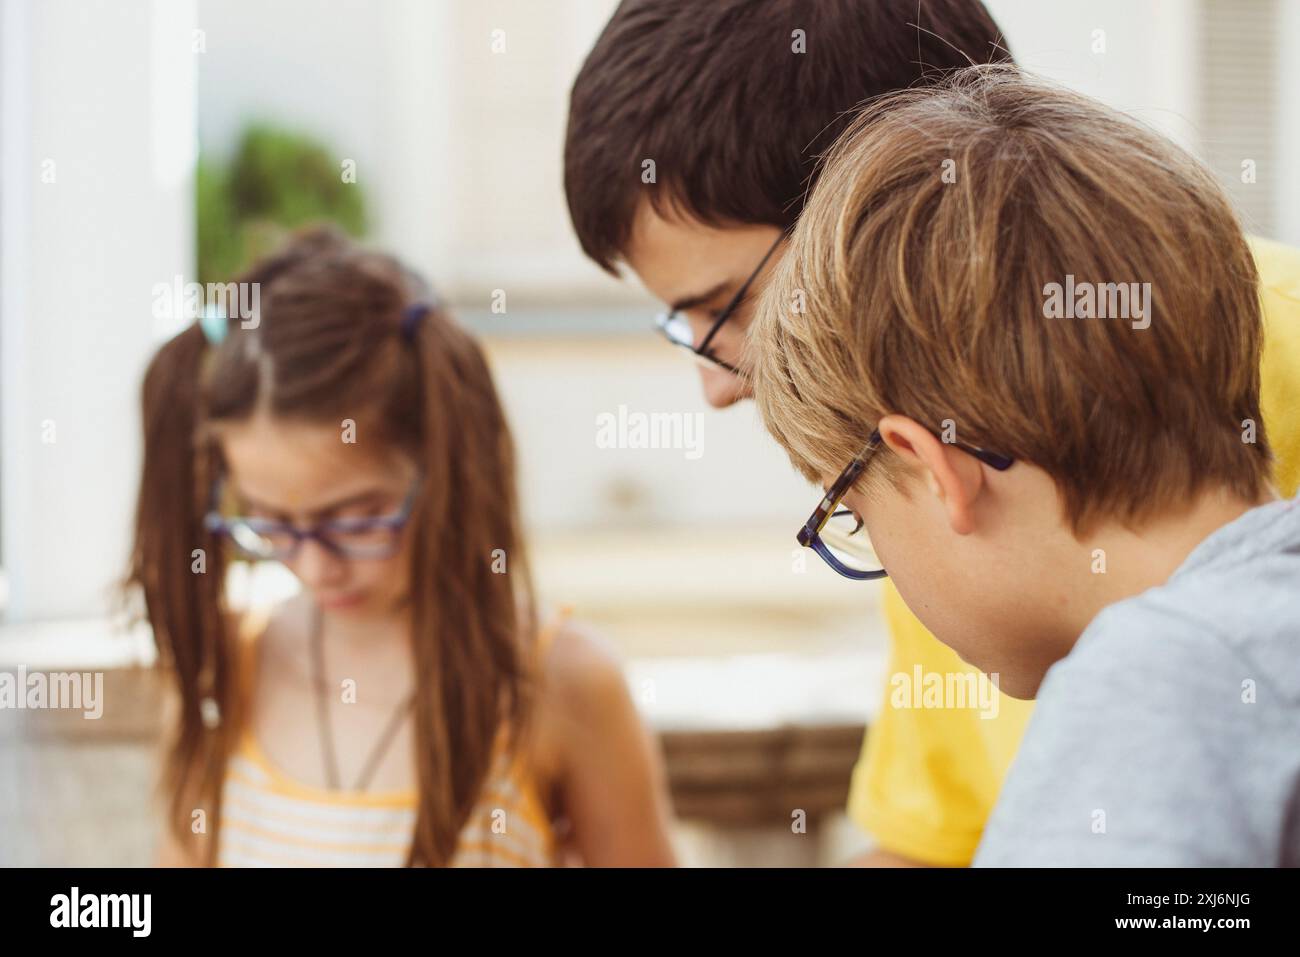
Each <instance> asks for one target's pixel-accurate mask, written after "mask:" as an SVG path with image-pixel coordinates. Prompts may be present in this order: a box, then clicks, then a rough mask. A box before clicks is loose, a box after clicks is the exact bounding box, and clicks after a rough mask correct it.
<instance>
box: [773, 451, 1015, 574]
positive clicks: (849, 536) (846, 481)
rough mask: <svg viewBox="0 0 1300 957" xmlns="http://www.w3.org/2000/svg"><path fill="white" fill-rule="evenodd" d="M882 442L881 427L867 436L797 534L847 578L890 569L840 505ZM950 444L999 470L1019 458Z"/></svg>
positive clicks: (1004, 468) (859, 524) (803, 543)
mask: <svg viewBox="0 0 1300 957" xmlns="http://www.w3.org/2000/svg"><path fill="white" fill-rule="evenodd" d="M882 444H883V440H882V439H881V438H880V432H879V430H877V431H875V432H872V433H871V438H870V439H868V440H867V444H866V445H865V446H864V447H863V449H862V451H861V452H859V453H858V454H857V455H856V456H855V457H854V459H853V461H852V462H850V463H849V464H848V465H847V466H846V467H845V469H844V471H843V472H841V473H840V477H839V478H837V479H836V480H835V481H834V482H833V483H832V484H831V487H830V488H829V489H827V491H826V496H825V497H824V498H823V499H822V500H821V504H819V505H818V506H817V508H816V510H814V511H813V513H812V515H811V516H810V517H809V519H808V521H806V522H804V524H803V527H802V528H800V529H799V534H798V535H797V536H796V538H797V539H798V541H799V544H800V545H802V546H803V547H804V548H811V549H812V550H813V551H815V552H816V553H817V554H818V555H820V556H821V557H822V559H823V560H824V561H825V562H826V564H827V565H830V566H831V568H833V569H835V570H836V571H837V572H839V573H840V574H841V575H843V576H844V577H845V578H852V579H855V580H857V581H873V580H875V579H877V578H884V577H886V576H887V575H888V574H889V572H887V571H885V569H884V568H883V567H882V565H881V562H880V559H878V558H877V557H876V552H875V549H873V548H872V547H871V539H870V538H868V537H867V534H866V532H865V531H864V530H863V528H862V522H861V521H860V520H859V519H858V517H857V516H856V515H854V514H853V511H852V509H847V508H840V507H839V505H840V500H841V499H842V498H844V496H845V495H846V494H847V493H848V491H849V489H850V488H852V487H853V483H854V482H856V481H857V480H858V478H859V477H860V476H861V475H862V472H863V470H864V469H866V467H867V464H868V463H869V462H870V461H871V458H872V456H874V455H875V454H876V450H877V449H879V448H880V446H881V445H882ZM948 444H950V445H955V446H956V447H957V448H959V449H961V450H962V451H963V452H966V453H968V454H970V455H973V456H975V457H976V458H977V459H979V460H980V461H981V462H983V463H985V464H986V465H989V466H991V467H992V468H995V469H997V470H998V471H999V472H1003V471H1006V470H1007V469H1009V468H1011V464H1012V463H1013V462H1014V461H1015V459H1012V458H1010V457H1008V456H1005V455H999V454H998V453H996V452H989V451H986V450H985V449H980V448H976V447H975V446H973V445H966V444H965V443H964V442H951V443H948Z"/></svg>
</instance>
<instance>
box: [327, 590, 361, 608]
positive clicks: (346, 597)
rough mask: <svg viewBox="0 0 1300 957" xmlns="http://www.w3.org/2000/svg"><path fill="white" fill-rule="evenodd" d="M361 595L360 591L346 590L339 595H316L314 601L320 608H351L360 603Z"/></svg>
mask: <svg viewBox="0 0 1300 957" xmlns="http://www.w3.org/2000/svg"><path fill="white" fill-rule="evenodd" d="M362 597H363V595H362V593H361V592H348V593H345V594H341V595H317V596H316V601H317V602H318V603H319V604H320V606H321V607H322V608H328V609H330V610H332V611H333V610H338V609H341V608H352V607H353V606H355V605H359V604H361V599H362Z"/></svg>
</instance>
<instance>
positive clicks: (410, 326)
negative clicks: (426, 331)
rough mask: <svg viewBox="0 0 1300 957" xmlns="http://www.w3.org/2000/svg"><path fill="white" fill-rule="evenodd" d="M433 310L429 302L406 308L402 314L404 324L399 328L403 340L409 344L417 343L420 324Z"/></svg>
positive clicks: (415, 303)
mask: <svg viewBox="0 0 1300 957" xmlns="http://www.w3.org/2000/svg"><path fill="white" fill-rule="evenodd" d="M432 308H433V307H432V305H431V304H429V303H427V302H413V303H411V304H410V305H409V306H407V307H406V309H405V310H404V311H403V312H402V323H401V325H400V326H399V327H398V328H399V329H400V330H401V333H402V338H403V339H405V340H406V341H407V342H414V341H415V330H416V329H418V328H419V327H420V322H421V321H422V320H423V319H424V317H425V316H427V315H428V314H429V310H430V309H432Z"/></svg>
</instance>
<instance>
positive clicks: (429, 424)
mask: <svg viewBox="0 0 1300 957" xmlns="http://www.w3.org/2000/svg"><path fill="white" fill-rule="evenodd" d="M408 341H409V343H410V347H411V348H413V349H414V350H415V353H416V361H417V363H418V367H419V371H418V379H419V383H420V392H421V395H420V399H419V406H420V408H419V414H420V415H421V416H422V418H423V429H422V430H421V431H422V433H423V442H424V449H423V450H422V456H421V457H422V459H423V460H424V462H425V474H424V487H423V488H422V490H421V496H420V500H421V503H422V505H421V508H420V510H419V512H418V513H417V515H416V516H415V519H414V521H413V523H412V524H413V527H414V528H416V529H417V530H418V532H417V535H416V541H415V544H414V548H413V549H412V557H411V560H412V568H411V581H412V583H413V585H412V590H411V602H412V608H411V622H412V635H413V636H420V635H426V636H427V635H437V636H438V640H435V641H429V640H423V641H421V640H419V639H418V637H417V638H416V640H414V643H413V644H414V656H415V665H416V674H417V689H418V692H417V696H416V701H415V714H414V718H415V735H416V755H417V759H416V774H417V777H418V780H419V789H420V806H419V809H418V811H417V816H416V825H415V834H414V839H413V841H412V846H411V855H410V859H409V863H412V864H415V863H419V864H424V865H427V866H443V865H445V864H447V863H448V862H449V861H450V860H451V858H452V856H453V855H454V853H455V850H456V843H457V838H458V836H459V834H460V832H461V830H462V829H463V827H464V826H465V823H466V822H467V820H468V818H469V815H470V813H471V811H472V810H473V808H474V806H475V804H476V803H477V801H478V800H479V798H480V797H481V796H482V791H483V787H484V785H485V783H486V781H487V778H488V775H489V773H490V772H491V770H492V761H493V759H494V758H495V757H496V755H497V754H498V753H499V751H498V750H497V746H498V745H500V744H502V743H503V741H502V739H501V737H500V735H501V734H502V731H503V729H504V730H505V732H506V734H507V735H508V737H507V738H506V739H505V743H506V746H507V747H510V746H511V745H513V744H514V743H515V742H516V741H517V740H518V739H519V738H520V737H521V736H522V734H523V732H524V728H525V725H526V723H527V717H528V715H529V713H530V711H531V701H532V697H533V694H532V689H533V687H534V675H533V671H532V667H533V659H534V655H533V646H534V644H535V635H536V626H535V612H534V605H533V601H534V599H533V594H532V586H531V576H530V575H529V573H528V564H527V558H526V555H525V554H524V547H523V546H524V543H523V538H522V535H521V534H520V531H519V527H520V526H519V516H518V511H517V505H516V503H517V496H516V490H515V455H514V448H513V443H512V441H511V438H510V431H509V428H508V425H507V422H506V419H505V413H504V411H503V409H502V407H501V404H500V401H499V400H498V398H497V395H496V390H495V389H494V388H493V386H492V377H491V373H490V371H489V370H488V367H487V363H486V361H485V360H484V357H483V354H482V352H481V351H480V350H479V347H478V345H477V344H476V343H475V342H474V340H473V339H472V338H471V337H470V336H469V335H468V334H467V333H466V332H464V331H463V330H462V329H460V328H459V327H458V326H456V325H455V324H454V323H453V322H452V321H451V320H450V319H449V318H448V317H447V316H446V315H445V314H444V313H442V312H441V310H440V309H438V308H437V307H434V308H432V309H431V311H430V314H429V315H428V316H427V317H426V318H425V319H424V321H422V322H420V323H418V324H417V325H416V326H415V327H414V328H413V329H412V330H410V332H409V333H408ZM450 430H454V431H455V433H456V434H455V435H451V434H449V431H450ZM449 448H456V449H457V452H456V454H455V455H451V456H449V455H447V453H446V450H447V449H449ZM501 561H503V562H505V563H506V564H505V567H504V569H502V568H500V567H495V566H496V563H497V562H501Z"/></svg>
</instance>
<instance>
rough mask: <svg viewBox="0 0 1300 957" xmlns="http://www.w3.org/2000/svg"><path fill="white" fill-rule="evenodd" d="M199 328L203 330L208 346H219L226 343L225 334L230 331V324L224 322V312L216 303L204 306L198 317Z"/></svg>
mask: <svg viewBox="0 0 1300 957" xmlns="http://www.w3.org/2000/svg"><path fill="white" fill-rule="evenodd" d="M199 328H201V329H202V330H203V336H204V338H206V339H207V340H208V343H209V344H210V345H214V346H219V345H221V343H223V342H225V341H226V333H227V332H229V331H230V323H229V322H227V321H226V310H224V309H222V308H221V307H220V306H219V305H217V304H216V303H212V304H210V305H207V306H205V307H204V308H203V314H202V315H201V316H199Z"/></svg>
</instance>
